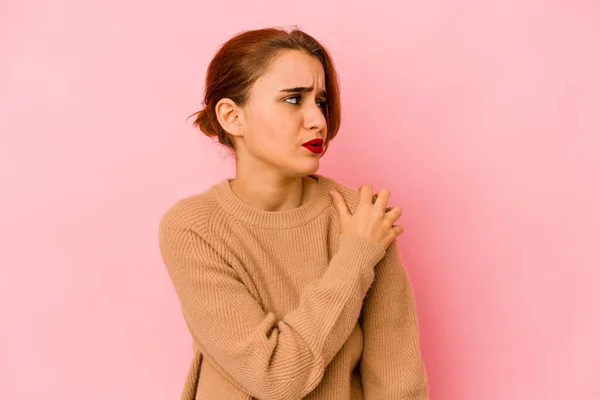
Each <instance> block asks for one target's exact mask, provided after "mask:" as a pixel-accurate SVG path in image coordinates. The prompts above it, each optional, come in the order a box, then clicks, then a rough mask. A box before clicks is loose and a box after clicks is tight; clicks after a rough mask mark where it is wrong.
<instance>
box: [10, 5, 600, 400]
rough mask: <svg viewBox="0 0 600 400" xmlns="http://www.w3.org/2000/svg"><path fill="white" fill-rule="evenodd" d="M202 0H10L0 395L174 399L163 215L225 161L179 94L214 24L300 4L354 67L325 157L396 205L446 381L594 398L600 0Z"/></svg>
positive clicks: (345, 178) (494, 397)
mask: <svg viewBox="0 0 600 400" xmlns="http://www.w3.org/2000/svg"><path fill="white" fill-rule="evenodd" d="M205 3H206V2H199V1H169V2H162V3H161V2H158V3H156V2H148V1H125V2H124V1H122V0H119V1H117V0H109V1H105V2H103V3H102V4H99V3H98V4H95V5H90V4H91V3H90V2H84V1H75V0H68V1H67V0H62V1H60V0H54V1H16V0H13V1H11V0H8V1H7V0H4V1H2V3H1V4H0V37H1V42H0V46H1V47H0V51H1V53H0V54H1V55H2V59H1V64H0V130H1V136H0V140H1V141H0V178H1V179H0V181H1V184H2V196H1V198H0V210H2V217H1V218H2V223H1V226H2V229H1V230H0V235H1V236H0V243H2V268H1V270H0V307H1V309H0V312H1V317H2V329H1V330H0V377H1V378H0V398H1V399H7V400H17V399H38V398H44V399H61V400H79V399H87V400H96V399H102V400H107V399H110V400H120V399H124V400H125V399H127V400H130V399H145V400H153V399H156V400H159V399H160V400H164V399H175V398H178V396H179V392H180V390H181V387H182V384H183V378H184V375H185V372H186V370H187V367H188V363H189V361H190V356H191V344H190V339H189V336H188V333H187V330H186V327H185V324H184V322H183V319H182V316H181V314H180V311H179V304H178V301H177V299H176V297H175V293H174V290H173V289H172V286H171V283H170V281H169V280H168V275H167V273H166V270H165V269H164V267H163V264H162V260H161V258H160V255H159V251H158V246H157V224H158V219H159V218H160V216H161V215H162V213H163V212H164V211H166V209H167V207H169V206H170V205H171V204H172V203H173V202H174V201H176V200H177V199H179V198H181V197H183V196H187V195H190V194H192V193H197V192H200V191H203V190H204V189H206V188H208V186H210V185H212V184H214V183H216V182H217V181H219V180H221V179H223V178H225V177H232V176H233V174H234V166H233V162H232V161H231V160H229V159H227V158H226V157H224V156H223V154H224V153H223V152H222V151H220V150H219V148H218V147H217V146H215V145H213V144H211V142H210V141H209V140H208V139H206V138H204V137H203V136H201V135H200V134H199V133H198V132H196V131H194V130H193V128H192V127H191V120H189V121H186V117H187V115H189V114H191V113H192V112H194V111H196V110H197V109H198V107H199V106H200V99H201V95H202V90H203V86H202V85H203V79H204V72H205V68H206V66H207V64H208V62H209V60H210V58H211V57H212V55H213V54H214V52H215V51H216V49H217V47H218V46H219V45H220V44H221V43H223V42H224V41H226V40H227V39H228V38H229V37H230V36H232V35H233V34H235V33H237V32H239V31H240V30H243V29H255V28H262V27H266V26H271V25H278V26H286V25H292V24H298V25H299V26H300V27H301V28H303V29H305V30H306V31H308V32H309V33H311V34H313V35H314V36H316V37H317V38H318V39H320V40H322V41H323V43H324V44H325V45H326V46H328V47H329V48H330V50H331V52H332V54H333V56H334V59H335V61H336V64H337V66H338V68H339V73H340V76H341V83H342V92H343V98H342V103H343V108H344V112H343V117H344V120H343V125H342V130H341V132H340V134H339V136H338V138H336V139H335V140H334V142H333V143H332V146H331V149H330V151H329V152H328V154H327V155H326V157H325V158H324V159H323V160H322V164H321V168H320V170H319V173H321V174H325V175H328V176H331V177H333V178H334V179H337V180H338V181H340V182H342V183H345V184H348V185H353V186H355V187H358V186H359V185H360V184H362V183H371V184H372V185H373V187H374V189H375V190H379V189H381V188H382V187H387V188H389V189H390V190H391V191H392V201H391V203H393V204H397V205H400V206H401V207H403V209H404V216H403V217H402V221H403V224H404V226H405V228H406V232H405V233H404V235H402V236H401V237H400V238H399V239H398V240H399V242H398V243H399V246H400V249H401V251H402V254H403V259H404V261H405V264H406V268H407V270H408V271H409V275H410V276H411V279H412V282H413V286H414V291H415V295H416V298H417V306H418V315H419V322H420V326H421V331H422V349H423V354H424V357H425V360H426V364H427V368H428V371H429V379H430V383H431V392H432V396H431V398H432V399H434V400H483V399H485V400H507V399H527V400H529V399H545V400H548V399H550V400H554V399H578V400H582V399H598V398H600V388H599V385H598V384H597V383H595V382H593V380H597V379H598V375H599V373H600V344H599V338H600V290H599V288H598V282H599V280H600V253H599V251H598V249H599V247H600V246H599V244H600V243H599V230H600V229H599V228H600V213H599V205H600V160H599V159H600V156H599V152H600V139H599V130H600V112H599V106H600V95H599V93H600V78H599V74H598V72H599V71H600V45H599V43H600V25H598V20H599V18H600V12H599V11H600V7H599V6H598V3H597V2H596V1H583V0H581V1H569V2H567V1H534V0H529V1H523V0H510V1H501V2H500V1H456V0H452V1H451V0H446V1H443V0H438V1H435V0H421V1H418V2H417V1H387V2H382V1H368V2H363V1H361V2H358V1H345V2H343V3H342V2H332V1H329V2H323V1H321V0H319V1H314V0H305V1H302V2H285V3H282V2H279V1H261V2H249V1H241V0H231V1H228V2H227V3H226V4H223V5H217V2H214V3H215V4H214V5H207V4H205ZM336 3H337V4H339V5H336ZM342 4H343V5H342Z"/></svg>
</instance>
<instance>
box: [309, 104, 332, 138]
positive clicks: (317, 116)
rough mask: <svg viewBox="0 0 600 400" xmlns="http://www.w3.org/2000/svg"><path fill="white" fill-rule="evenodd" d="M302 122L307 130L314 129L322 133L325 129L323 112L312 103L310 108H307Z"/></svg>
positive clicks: (325, 122) (325, 123) (325, 121)
mask: <svg viewBox="0 0 600 400" xmlns="http://www.w3.org/2000/svg"><path fill="white" fill-rule="evenodd" d="M304 120H305V124H306V127H307V129H310V130H315V129H316V130H317V131H319V132H323V131H325V130H326V129H327V120H326V119H325V115H324V114H323V110H322V109H321V108H320V107H319V106H318V105H317V104H314V103H313V105H312V106H310V107H307V109H306V114H305V116H304Z"/></svg>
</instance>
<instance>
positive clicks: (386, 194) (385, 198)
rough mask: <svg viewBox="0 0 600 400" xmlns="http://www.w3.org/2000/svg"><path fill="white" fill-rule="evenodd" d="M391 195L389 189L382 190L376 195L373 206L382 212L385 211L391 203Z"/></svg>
mask: <svg viewBox="0 0 600 400" xmlns="http://www.w3.org/2000/svg"><path fill="white" fill-rule="evenodd" d="M390 196H391V193H390V191H389V190H387V189H381V190H380V191H379V192H378V193H376V194H375V195H374V196H373V197H374V198H375V202H374V203H373V205H374V206H375V207H377V208H379V209H380V210H385V208H386V207H387V203H388V202H389V201H390Z"/></svg>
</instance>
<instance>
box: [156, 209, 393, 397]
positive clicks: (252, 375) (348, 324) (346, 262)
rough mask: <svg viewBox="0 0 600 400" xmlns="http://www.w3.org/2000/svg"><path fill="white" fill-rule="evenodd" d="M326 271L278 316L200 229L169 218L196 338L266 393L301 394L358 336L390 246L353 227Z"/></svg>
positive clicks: (239, 378)
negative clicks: (370, 292) (354, 334)
mask: <svg viewBox="0 0 600 400" xmlns="http://www.w3.org/2000/svg"><path fill="white" fill-rule="evenodd" d="M339 240H340V242H339V243H340V246H339V250H338V252H337V253H336V254H335V255H334V256H333V257H332V259H331V261H330V264H329V267H328V269H327V270H326V272H325V273H324V274H323V277H322V278H321V279H319V280H317V281H315V282H313V283H311V284H310V285H308V286H307V287H306V288H305V290H304V291H303V292H302V294H301V297H300V302H299V306H298V308H297V309H295V310H293V311H291V312H290V313H288V314H287V315H285V316H284V317H283V318H282V319H281V320H277V319H276V318H275V316H274V314H273V313H267V312H265V310H263V309H262V308H261V306H260V303H259V302H258V300H257V299H255V298H254V297H253V296H252V295H251V294H250V292H249V291H248V289H247V288H246V287H245V286H244V284H243V282H242V280H241V279H240V277H239V276H238V274H237V273H236V271H235V270H234V268H232V267H231V266H230V265H229V264H228V263H227V262H226V261H225V260H224V259H223V258H222V257H221V256H220V255H219V254H218V252H217V251H216V250H215V249H214V248H213V247H211V246H210V244H208V243H207V242H206V241H205V240H204V239H203V238H202V237H201V236H200V235H199V234H198V233H196V232H193V231H192V230H191V229H188V228H185V227H182V226H181V225H180V224H178V223H170V218H169V217H168V214H167V216H165V217H163V219H161V226H160V248H161V254H162V256H163V259H164V262H165V265H166V267H167V269H168V271H169V274H170V276H171V280H172V282H173V286H174V287H175V291H176V293H177V296H178V298H179V300H180V302H181V306H182V311H183V315H184V318H185V320H186V323H187V325H188V328H189V330H190V333H191V335H192V337H193V339H194V341H195V342H197V343H200V344H201V346H202V348H203V349H204V351H205V352H206V355H207V356H209V357H210V358H211V359H213V360H214V361H215V362H216V363H217V365H218V366H219V367H220V368H221V369H222V370H223V371H224V372H225V374H226V377H227V378H228V379H230V380H231V381H232V382H233V383H235V384H237V386H238V387H240V389H242V390H244V391H245V392H247V393H248V394H250V395H252V396H254V397H257V398H260V399H300V398H302V397H304V396H306V395H307V394H308V393H309V392H311V391H312V390H313V389H314V388H315V387H316V386H317V385H318V384H319V383H320V381H321V380H322V378H323V374H324V371H325V367H326V366H327V365H328V364H329V362H330V361H331V360H332V359H333V357H334V356H335V355H336V353H337V352H338V351H339V349H340V348H341V347H342V346H343V344H344V343H345V341H346V340H347V339H348V337H349V336H350V333H351V332H352V330H353V328H354V326H355V325H356V323H357V320H358V316H359V314H360V310H361V308H362V304H363V300H364V296H365V294H366V292H367V290H368V289H369V287H370V285H371V283H372V282H373V278H374V272H373V269H374V266H375V265H376V264H377V262H379V261H380V260H381V259H382V258H383V256H384V255H385V248H384V247H383V246H380V245H379V244H376V243H372V242H369V241H368V240H366V239H363V238H361V237H359V236H356V235H353V234H342V235H340V237H339Z"/></svg>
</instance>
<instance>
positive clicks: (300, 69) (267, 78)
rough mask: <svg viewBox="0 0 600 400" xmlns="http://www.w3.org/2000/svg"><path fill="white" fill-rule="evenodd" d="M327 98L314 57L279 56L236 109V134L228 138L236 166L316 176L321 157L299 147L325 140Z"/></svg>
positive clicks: (293, 53) (292, 53)
mask: <svg viewBox="0 0 600 400" xmlns="http://www.w3.org/2000/svg"><path fill="white" fill-rule="evenodd" d="M326 96H327V95H326V93H325V72H324V69H323V66H322V65H321V62H320V61H319V60H318V59H317V58H315V57H313V56H310V55H308V54H306V53H303V52H300V51H291V50H290V51H285V52H283V53H281V54H280V55H279V56H278V57H277V58H276V59H275V60H274V61H273V63H272V65H271V67H270V68H269V70H268V72H267V73H266V74H264V75H263V76H262V77H260V78H259V79H258V80H257V81H256V82H255V84H254V85H253V86H252V88H251V91H250V95H249V98H248V101H247V103H246V104H244V106H243V107H241V108H238V110H237V112H238V114H237V117H238V121H237V127H236V128H234V130H236V133H233V132H231V131H230V133H232V134H233V135H234V136H235V139H234V140H235V141H236V146H237V153H238V156H239V161H238V162H241V163H246V164H247V165H260V166H261V167H265V166H266V167H273V168H276V169H278V170H279V171H281V172H282V173H284V174H285V175H286V176H303V175H306V174H311V173H314V172H316V171H317V170H318V167H319V159H320V157H321V154H319V153H312V152H311V151H309V150H308V149H306V148H305V147H303V146H302V145H303V144H304V143H306V142H307V141H309V140H312V139H315V138H320V139H323V140H325V137H326V133H327V124H326V121H325V107H326V103H327V97H326ZM228 131H229V130H228Z"/></svg>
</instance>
